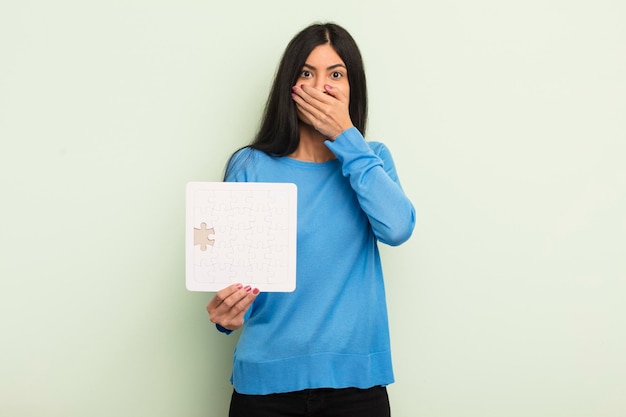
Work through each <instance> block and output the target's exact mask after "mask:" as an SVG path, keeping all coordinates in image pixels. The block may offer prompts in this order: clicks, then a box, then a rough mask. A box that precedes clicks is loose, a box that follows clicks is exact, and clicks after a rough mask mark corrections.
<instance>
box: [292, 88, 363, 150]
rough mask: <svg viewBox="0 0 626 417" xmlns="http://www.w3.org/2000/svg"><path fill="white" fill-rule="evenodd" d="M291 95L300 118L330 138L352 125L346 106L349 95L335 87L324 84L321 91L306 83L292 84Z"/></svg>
mask: <svg viewBox="0 0 626 417" xmlns="http://www.w3.org/2000/svg"><path fill="white" fill-rule="evenodd" d="M291 96H292V98H293V99H294V101H295V102H296V107H297V109H298V115H299V116H300V120H301V121H303V122H304V123H307V124H309V125H311V126H313V127H314V128H315V130H317V131H318V132H320V133H321V134H322V135H324V136H326V137H327V138H329V139H331V140H335V138H336V137H337V136H339V135H340V134H341V132H343V131H344V130H346V129H349V128H351V127H352V126H353V124H352V120H351V119H350V111H349V108H348V104H349V97H346V96H345V95H344V94H343V93H342V91H341V90H340V89H339V88H337V87H333V86H331V85H324V91H323V92H322V91H319V90H318V89H316V88H314V87H311V86H308V85H300V86H294V87H293V93H292V94H291Z"/></svg>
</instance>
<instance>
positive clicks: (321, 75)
mask: <svg viewBox="0 0 626 417" xmlns="http://www.w3.org/2000/svg"><path fill="white" fill-rule="evenodd" d="M296 84H297V85H303V84H304V85H308V86H311V87H314V88H316V89H317V90H319V91H322V92H324V91H325V90H324V85H326V84H328V85H331V86H332V87H333V88H337V89H339V90H340V91H341V92H342V93H343V94H344V95H345V96H346V97H350V83H349V82H348V70H347V68H346V64H345V63H344V62H343V60H342V59H341V58H340V57H339V55H337V52H335V49H334V48H333V47H332V46H330V45H329V44H324V45H319V46H316V47H315V48H314V49H313V50H312V51H311V53H310V54H309V56H308V57H307V59H306V61H305V62H304V65H303V66H302V71H300V76H299V77H298V81H297V82H296Z"/></svg>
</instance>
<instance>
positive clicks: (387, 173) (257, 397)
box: [207, 23, 415, 417]
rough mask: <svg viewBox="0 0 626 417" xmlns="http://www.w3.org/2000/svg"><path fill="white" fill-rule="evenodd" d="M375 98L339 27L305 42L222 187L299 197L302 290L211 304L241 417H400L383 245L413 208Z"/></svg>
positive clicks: (245, 290)
mask: <svg viewBox="0 0 626 417" xmlns="http://www.w3.org/2000/svg"><path fill="white" fill-rule="evenodd" d="M366 119H367V92H366V83H365V72H364V69H363V62H362V59H361V54H360V52H359V49H358V47H357V45H356V43H355V42H354V40H353V38H352V37H351V36H350V34H349V33H348V32H347V31H346V30H345V29H343V28H342V27H340V26H338V25H336V24H332V23H328V24H314V25H311V26H309V27H307V28H305V29H304V30H302V31H301V32H300V33H298V34H297V35H296V36H295V37H294V38H293V39H292V40H291V42H290V43H289V45H288V46H287V48H286V50H285V52H284V55H283V57H282V60H281V62H280V65H279V68H278V71H277V74H276V78H275V80H274V84H273V87H272V89H271V92H270V96H269V99H268V101H267V105H266V108H265V113H264V117H263V120H262V123H261V126H260V129H259V132H258V133H257V135H256V138H255V139H254V141H253V142H252V143H251V144H250V145H249V146H247V147H244V148H243V149H240V150H239V151H237V152H235V154H234V155H233V156H232V158H231V159H230V161H229V163H228V165H227V168H226V174H225V181H254V182H291V183H295V184H296V185H297V188H298V218H297V220H298V236H297V274H296V275H297V285H296V286H297V288H296V290H295V291H294V292H293V293H259V291H258V290H257V289H255V288H251V287H250V286H243V285H241V284H237V285H231V286H229V287H227V288H225V289H223V290H222V291H219V292H218V293H217V294H216V295H215V297H214V298H213V299H212V300H211V301H210V302H209V304H208V305H207V311H208V312H209V316H210V318H211V321H212V322H214V323H215V324H216V325H217V328H218V329H219V330H220V331H222V332H225V333H230V332H231V331H233V330H236V329H239V328H242V332H241V335H240V339H239V342H238V344H237V348H236V350H235V355H234V362H233V373H232V378H231V380H232V383H233V386H234V392H233V396H232V399H231V407H230V416H231V417H235V416H246V417H254V416H263V417H271V416H290V417H293V416H300V415H302V416H305V415H306V416H311V415H315V416H317V415H319V416H322V415H333V416H350V417H354V416H359V417H366V416H376V417H384V416H389V413H390V411H389V408H390V407H389V400H388V397H387V392H386V388H385V386H386V385H388V384H390V383H392V382H393V371H392V365H391V353H390V342H389V329H388V321H387V308H386V302H385V289H384V283H383V274H382V268H381V260H380V256H379V252H378V247H377V243H378V242H383V243H385V244H388V245H399V244H401V243H403V242H404V241H406V240H407V239H408V238H409V237H410V236H411V233H412V231H413V227H414V224H415V210H414V208H413V205H412V204H411V202H410V201H409V199H408V198H407V197H406V195H405V194H404V192H403V191H402V188H401V186H400V182H399V180H398V175H397V173H396V168H395V166H394V162H393V160H392V157H391V154H390V153H389V150H388V149H387V148H386V147H385V145H383V144H382V143H379V142H366V141H365V139H364V137H363V135H364V134H365V125H366Z"/></svg>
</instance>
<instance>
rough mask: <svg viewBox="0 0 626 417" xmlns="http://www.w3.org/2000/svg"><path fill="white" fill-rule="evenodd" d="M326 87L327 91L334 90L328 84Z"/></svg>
mask: <svg viewBox="0 0 626 417" xmlns="http://www.w3.org/2000/svg"><path fill="white" fill-rule="evenodd" d="M324 87H326V89H327V90H332V89H333V87H332V86H331V85H328V84H326V85H325V86H324Z"/></svg>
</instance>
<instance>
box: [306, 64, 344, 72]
mask: <svg viewBox="0 0 626 417" xmlns="http://www.w3.org/2000/svg"><path fill="white" fill-rule="evenodd" d="M303 67H306V68H308V69H312V70H313V71H316V70H317V68H315V67H314V66H313V65H311V64H306V63H305V64H304V65H303ZM335 68H343V69H347V68H346V66H345V65H343V64H335V65H331V66H330V67H327V68H326V70H333V69H335Z"/></svg>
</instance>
